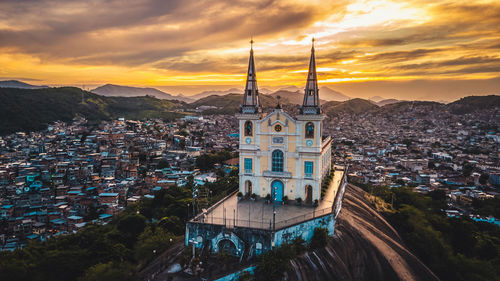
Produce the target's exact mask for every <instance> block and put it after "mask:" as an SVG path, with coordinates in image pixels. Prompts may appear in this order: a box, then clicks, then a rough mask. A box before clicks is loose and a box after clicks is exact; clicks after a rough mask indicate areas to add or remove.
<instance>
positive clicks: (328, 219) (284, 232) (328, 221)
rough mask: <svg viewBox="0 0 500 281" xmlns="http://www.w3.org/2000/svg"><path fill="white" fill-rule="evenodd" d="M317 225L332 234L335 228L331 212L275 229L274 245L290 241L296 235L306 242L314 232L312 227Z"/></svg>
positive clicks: (277, 245)
mask: <svg viewBox="0 0 500 281" xmlns="http://www.w3.org/2000/svg"><path fill="white" fill-rule="evenodd" d="M318 227H320V228H326V229H327V230H328V235H330V236H333V233H334V229H335V220H334V218H333V214H328V215H326V216H322V217H319V218H315V219H313V220H309V221H305V222H302V223H299V224H296V225H293V226H290V227H287V228H283V229H280V230H278V231H276V233H275V234H274V244H275V246H276V247H279V246H281V245H283V244H287V243H291V242H292V241H293V240H295V239H296V238H298V237H302V239H304V240H305V241H306V242H309V241H311V238H312V236H313V234H314V229H315V228H318Z"/></svg>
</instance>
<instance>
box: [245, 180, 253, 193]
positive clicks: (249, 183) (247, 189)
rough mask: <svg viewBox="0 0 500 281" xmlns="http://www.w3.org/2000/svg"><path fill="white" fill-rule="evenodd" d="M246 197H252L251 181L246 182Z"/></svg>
mask: <svg viewBox="0 0 500 281" xmlns="http://www.w3.org/2000/svg"><path fill="white" fill-rule="evenodd" d="M245 195H247V196H250V195H252V182H251V181H246V182H245Z"/></svg>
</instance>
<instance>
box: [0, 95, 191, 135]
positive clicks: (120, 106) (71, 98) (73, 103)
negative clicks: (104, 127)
mask: <svg viewBox="0 0 500 281" xmlns="http://www.w3.org/2000/svg"><path fill="white" fill-rule="evenodd" d="M82 94H83V97H84V103H82ZM0 101H1V102H0V124H2V125H1V126H0V134H8V133H13V132H17V131H34V130H42V129H45V128H46V126H47V125H48V124H50V123H52V122H54V121H57V120H61V121H65V122H69V121H71V120H72V119H73V118H74V117H75V116H83V117H85V118H87V120H89V122H92V123H97V122H99V121H100V120H109V119H112V118H117V117H124V118H127V119H135V120H140V119H145V118H164V119H172V118H175V117H180V116H183V115H182V114H179V113H175V112H173V111H174V110H175V109H181V108H182V107H183V105H184V104H182V103H180V102H179V101H168V100H160V99H156V98H153V97H105V96H100V95H97V94H94V93H91V92H86V91H83V90H81V89H79V88H74V87H63V88H43V89H14V88H0Z"/></svg>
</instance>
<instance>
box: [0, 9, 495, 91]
mask: <svg viewBox="0 0 500 281" xmlns="http://www.w3.org/2000/svg"><path fill="white" fill-rule="evenodd" d="M252 36H253V39H254V40H255V44H254V51H255V60H256V68H257V80H258V84H259V87H260V88H265V87H268V88H273V89H274V88H278V87H281V86H286V85H296V86H299V87H303V86H304V84H305V79H306V73H305V72H306V71H307V69H306V68H307V66H308V59H309V52H310V46H311V39H312V38H313V37H314V38H315V40H316V41H315V46H316V58H317V65H318V76H319V79H320V81H319V83H320V86H328V87H330V88H332V89H335V90H338V91H341V92H343V93H345V94H347V95H349V96H351V97H362V98H368V97H371V96H375V95H379V96H382V97H386V98H392V97H395V98H401V99H428V100H454V99H456V98H459V97H463V96H466V95H472V94H476V95H484V94H500V1H498V0H493V1H474V0H467V1H461V0H454V1H389V0H387V1H370V0H368V1H339V0H336V1H325V0H322V1H312V0H303V1H301V0H298V1H297V0H295V1H260V0H248V1H243V0H241V1H239V0H228V1H210V0H192V1H191V0H133V1H132V0H129V1H117V0H108V1H76V0H72V1H67V0H31V1H22V0H13V1H10V0H1V1H0V80H7V79H18V80H21V81H24V82H28V83H31V84H45V85H53V86H59V85H75V86H79V87H81V86H82V85H86V87H89V88H91V87H96V86H99V85H101V84H106V83H113V84H120V85H130V86H151V87H157V88H159V89H162V90H165V91H167V92H170V93H172V94H178V93H184V94H188V95H189V94H194V93H196V92H198V91H201V90H209V89H217V90H220V89H227V88H231V87H238V88H242V87H243V85H244V82H243V80H244V79H245V71H246V67H247V63H248V52H249V47H250V44H249V41H250V38H251V37H252ZM320 95H321V93H320Z"/></svg>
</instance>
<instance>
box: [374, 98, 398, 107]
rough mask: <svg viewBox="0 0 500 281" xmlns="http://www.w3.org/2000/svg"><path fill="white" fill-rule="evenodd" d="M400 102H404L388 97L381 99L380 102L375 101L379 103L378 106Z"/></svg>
mask: <svg viewBox="0 0 500 281" xmlns="http://www.w3.org/2000/svg"><path fill="white" fill-rule="evenodd" d="M372 101H373V100H372ZM398 102H402V101H401V100H397V99H386V100H380V101H378V102H375V104H376V105H378V106H384V105H388V104H393V103H398Z"/></svg>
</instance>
